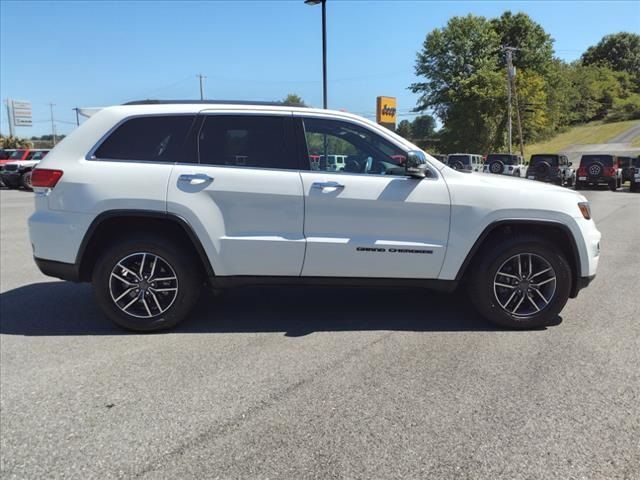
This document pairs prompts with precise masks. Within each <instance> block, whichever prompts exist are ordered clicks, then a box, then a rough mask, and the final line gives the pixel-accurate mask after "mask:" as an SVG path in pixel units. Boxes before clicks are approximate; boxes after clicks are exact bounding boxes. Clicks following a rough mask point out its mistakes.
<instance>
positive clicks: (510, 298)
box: [498, 290, 518, 310]
mask: <svg viewBox="0 0 640 480" xmlns="http://www.w3.org/2000/svg"><path fill="white" fill-rule="evenodd" d="M516 293H518V291H517V290H514V291H513V293H512V294H511V296H510V297H509V299H508V300H507V301H506V302H505V303H504V305H502V304H500V305H501V306H502V308H504V309H505V310H506V309H507V306H508V305H509V303H510V302H511V300H513V297H515V296H516ZM498 302H499V300H498Z"/></svg>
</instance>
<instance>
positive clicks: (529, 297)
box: [527, 295, 540, 312]
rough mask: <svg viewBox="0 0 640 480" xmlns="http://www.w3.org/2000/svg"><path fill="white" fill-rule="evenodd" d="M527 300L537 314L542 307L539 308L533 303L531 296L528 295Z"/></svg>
mask: <svg viewBox="0 0 640 480" xmlns="http://www.w3.org/2000/svg"><path fill="white" fill-rule="evenodd" d="M527 299H528V300H529V303H531V305H533V308H535V309H536V312H539V311H540V307H538V305H536V302H534V301H533V298H531V295H527Z"/></svg>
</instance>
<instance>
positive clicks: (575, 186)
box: [574, 180, 584, 190]
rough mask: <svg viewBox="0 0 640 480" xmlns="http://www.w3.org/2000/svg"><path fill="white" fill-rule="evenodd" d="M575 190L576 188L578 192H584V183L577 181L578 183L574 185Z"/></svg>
mask: <svg viewBox="0 0 640 480" xmlns="http://www.w3.org/2000/svg"><path fill="white" fill-rule="evenodd" d="M574 188H575V189H576V190H582V189H583V188H584V185H583V184H582V182H581V181H579V180H576V183H575V184H574Z"/></svg>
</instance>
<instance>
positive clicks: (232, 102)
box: [123, 99, 308, 108]
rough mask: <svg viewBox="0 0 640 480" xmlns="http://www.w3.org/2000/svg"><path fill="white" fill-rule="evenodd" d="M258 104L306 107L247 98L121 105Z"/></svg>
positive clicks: (134, 102)
mask: <svg viewBox="0 0 640 480" xmlns="http://www.w3.org/2000/svg"><path fill="white" fill-rule="evenodd" d="M185 104H192V105H259V106H269V107H298V108H308V107H306V106H305V105H291V104H288V103H285V102H262V101H249V100H153V99H147V100H134V101H131V102H126V103H123V105H185Z"/></svg>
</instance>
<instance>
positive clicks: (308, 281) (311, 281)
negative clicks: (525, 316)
mask: <svg viewBox="0 0 640 480" xmlns="http://www.w3.org/2000/svg"><path fill="white" fill-rule="evenodd" d="M209 284H210V285H211V287H212V288H213V289H224V288H236V287H246V286H269V285H283V286H285V285H286V286H324V287H385V288H402V287H404V288H425V289H429V290H435V291H438V292H445V293H449V292H453V291H454V290H455V289H456V288H457V287H458V281H457V280H431V279H429V280H425V279H422V278H362V277H282V276H279V277H269V276H249V275H238V276H224V277H221V276H216V277H210V278H209Z"/></svg>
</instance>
